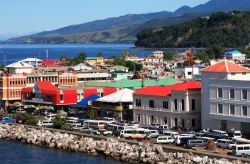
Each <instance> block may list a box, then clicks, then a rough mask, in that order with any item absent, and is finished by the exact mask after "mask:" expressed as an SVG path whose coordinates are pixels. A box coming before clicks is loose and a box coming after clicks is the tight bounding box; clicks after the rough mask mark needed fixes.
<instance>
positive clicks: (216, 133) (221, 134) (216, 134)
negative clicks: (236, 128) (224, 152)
mask: <svg viewBox="0 0 250 164" xmlns="http://www.w3.org/2000/svg"><path fill="white" fill-rule="evenodd" d="M205 136H207V137H212V138H215V139H223V138H228V134H227V132H225V131H222V130H209V131H208V132H206V134H205Z"/></svg>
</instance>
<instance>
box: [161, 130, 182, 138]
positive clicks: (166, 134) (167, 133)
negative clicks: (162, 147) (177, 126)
mask: <svg viewBox="0 0 250 164" xmlns="http://www.w3.org/2000/svg"><path fill="white" fill-rule="evenodd" d="M160 134H162V135H165V136H171V137H172V138H174V139H176V138H177V136H178V135H180V134H179V133H178V132H175V131H170V130H164V131H162V132H161V133H160Z"/></svg>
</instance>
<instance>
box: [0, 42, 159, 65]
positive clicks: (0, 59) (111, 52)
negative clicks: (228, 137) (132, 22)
mask: <svg viewBox="0 0 250 164" xmlns="http://www.w3.org/2000/svg"><path fill="white" fill-rule="evenodd" d="M133 47H134V45H133V44H56V45H51V44H50V45H46V44H39V45H33V44H0V64H3V63H5V64H10V63H13V62H15V61H19V60H22V59H25V58H27V57H36V58H40V59H46V58H47V57H46V51H47V50H48V58H49V59H59V57H60V56H61V55H65V56H68V57H75V56H77V55H78V54H79V53H80V52H82V51H83V52H85V53H87V55H88V56H96V55H97V54H98V53H99V52H101V53H102V54H103V56H104V57H105V58H108V57H111V56H118V57H120V56H121V52H122V51H123V50H127V51H128V52H130V53H135V54H137V55H138V56H142V57H143V56H146V55H149V54H150V53H151V52H152V51H154V50H148V49H147V50H146V49H133Z"/></svg>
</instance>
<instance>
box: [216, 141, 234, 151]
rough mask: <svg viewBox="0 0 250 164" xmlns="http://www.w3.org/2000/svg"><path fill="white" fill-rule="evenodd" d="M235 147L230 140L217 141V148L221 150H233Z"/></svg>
mask: <svg viewBox="0 0 250 164" xmlns="http://www.w3.org/2000/svg"><path fill="white" fill-rule="evenodd" d="M235 145H236V144H235V143H234V142H233V141H232V140H228V139H218V140H217V147H219V148H225V149H232V147H233V146H235Z"/></svg>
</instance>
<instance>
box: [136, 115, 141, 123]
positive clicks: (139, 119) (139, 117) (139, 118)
mask: <svg viewBox="0 0 250 164" xmlns="http://www.w3.org/2000/svg"><path fill="white" fill-rule="evenodd" d="M136 117H137V122H141V115H140V114H137V116H136Z"/></svg>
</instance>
